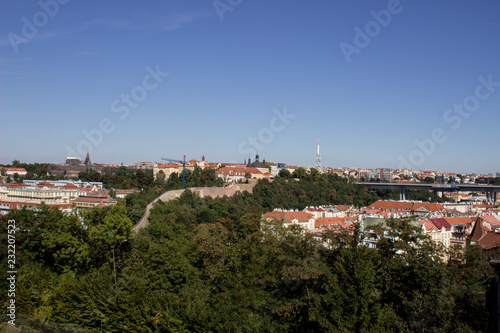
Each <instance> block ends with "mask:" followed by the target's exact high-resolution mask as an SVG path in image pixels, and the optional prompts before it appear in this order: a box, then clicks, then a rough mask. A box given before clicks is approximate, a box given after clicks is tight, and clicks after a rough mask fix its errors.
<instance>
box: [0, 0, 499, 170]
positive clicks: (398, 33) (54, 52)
mask: <svg viewBox="0 0 500 333" xmlns="http://www.w3.org/2000/svg"><path fill="white" fill-rule="evenodd" d="M41 3H46V6H45V9H44V8H43V6H41V5H40V3H38V2H37V1H29V2H28V1H18V0H3V1H2V2H1V5H0V33H1V35H0V50H1V58H0V73H1V81H0V82H1V83H0V111H1V116H0V163H10V162H11V161H12V160H14V159H18V160H21V161H23V162H52V163H55V162H63V161H64V160H65V158H66V156H68V155H74V154H72V153H71V152H72V151H73V152H75V154H78V153H79V152H86V150H87V149H90V150H91V158H92V161H93V162H97V163H121V162H124V163H125V164H132V163H134V162H136V161H160V158H161V157H170V158H181V157H182V155H184V154H185V155H187V158H189V159H191V158H197V159H199V158H201V156H202V155H203V154H204V155H205V156H206V158H207V159H208V160H209V161H226V162H229V161H238V162H243V160H244V159H245V158H248V155H249V154H252V155H253V152H254V151H255V148H258V149H257V151H258V152H259V153H260V156H261V159H262V158H263V157H265V158H266V160H268V161H274V162H286V163H288V164H294V165H300V166H313V165H314V163H315V155H316V145H317V140H318V139H319V140H320V142H321V155H322V158H323V163H322V164H323V166H331V167H343V166H350V167H367V168H377V167H389V168H397V167H399V166H400V165H401V160H402V159H405V160H406V161H410V162H409V163H410V164H411V166H414V167H415V169H433V170H441V171H449V172H477V173H480V172H481V173H482V172H486V173H489V172H491V173H495V172H497V171H500V153H499V152H500V146H499V143H500V140H499V138H500V130H499V129H500V125H499V124H500V2H498V1H477V0H476V1H473V0H469V1H463V0H453V1H452V0H445V1H431V0H418V1H417V0H413V1H410V0H401V1H400V2H399V4H398V1H351V0H349V1H348V0H344V1H331V0H318V1H305V0H303V1H297V0H286V1H285V0H279V1H269V0H251V1H250V0H244V1H237V0H232V1H231V2H229V1H228V0H221V1H215V2H213V1H194V0H193V1H185V0H178V1H167V0H162V1H157V0H152V1H128V0H120V1H118V0H115V1H96V0H87V1H82V0H64V1H63V0H59V2H57V1H56V0H42V1H41ZM54 3H57V4H58V8H56V7H55V5H54ZM214 3H215V4H217V5H218V7H217V8H215V7H214ZM230 3H232V5H231V4H230ZM372 11H373V13H379V14H376V15H375V16H377V15H379V18H378V19H379V21H380V23H379V22H377V21H376V18H375V16H374V15H373V14H372ZM381 11H382V12H381ZM387 13H389V14H390V18H389V17H388V15H387ZM359 31H361V33H362V35H361V34H360V33H359ZM367 39H369V40H367ZM147 68H149V70H148V69H147ZM158 70H159V71H160V72H161V73H160V76H158V74H155V75H156V78H157V80H155V79H154V77H152V76H151V75H150V74H149V72H155V71H158ZM167 72H168V76H167V75H166V74H162V73H167ZM148 75H149V76H148ZM478 77H483V79H484V80H485V81H488V80H489V81H493V83H490V84H487V86H485V84H484V83H481V81H480V80H478ZM146 88H147V89H146ZM127 95H128V96H129V100H128V102H127V99H126V98H127ZM127 103H128V104H127ZM463 103H469V104H468V106H467V108H468V109H469V110H471V111H470V112H469V111H467V110H466V109H463V110H462V113H461V114H460V113H458V109H455V110H453V106H454V104H463ZM284 110H286V112H287V114H289V115H290V116H289V118H286V117H285V121H284V122H283V120H280V118H278V117H277V116H276V113H280V114H281V115H282V117H283V112H284ZM448 110H449V111H448ZM292 115H293V118H292ZM101 125H102V126H103V129H100V128H99V126H101ZM436 129H438V131H440V133H438V135H437V136H436V137H435V138H433V137H432V132H433V131H435V130H436ZM439 129H441V130H439ZM103 130H104V131H103ZM83 131H88V132H89V133H91V134H92V135H93V136H92V139H93V141H94V143H92V142H90V140H89V139H88V138H86V136H85V135H84V134H83ZM443 136H444V137H445V140H443ZM249 137H255V138H256V139H255V140H254V141H252V139H251V138H249ZM416 141H419V142H421V147H419V146H418V145H417V143H416ZM80 157H84V156H81V155H80ZM252 159H253V156H252Z"/></svg>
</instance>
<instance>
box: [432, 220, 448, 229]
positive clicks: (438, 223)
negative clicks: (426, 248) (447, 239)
mask: <svg viewBox="0 0 500 333" xmlns="http://www.w3.org/2000/svg"><path fill="white" fill-rule="evenodd" d="M431 222H432V224H434V225H435V226H436V228H437V229H438V230H441V229H442V228H445V229H446V230H451V224H449V223H448V222H447V221H446V220H445V219H431Z"/></svg>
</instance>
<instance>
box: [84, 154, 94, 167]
mask: <svg viewBox="0 0 500 333" xmlns="http://www.w3.org/2000/svg"><path fill="white" fill-rule="evenodd" d="M83 164H85V165H86V166H91V165H92V162H90V155H89V151H87V158H85V162H83Z"/></svg>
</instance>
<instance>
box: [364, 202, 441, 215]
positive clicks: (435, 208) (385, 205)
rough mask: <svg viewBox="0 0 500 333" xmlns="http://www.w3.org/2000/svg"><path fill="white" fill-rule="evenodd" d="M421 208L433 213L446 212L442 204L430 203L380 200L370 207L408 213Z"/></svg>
mask: <svg viewBox="0 0 500 333" xmlns="http://www.w3.org/2000/svg"><path fill="white" fill-rule="evenodd" d="M421 207H425V208H427V209H428V210H429V211H431V212H439V211H443V210H444V207H443V206H442V205H441V204H437V203H429V202H410V201H386V200H379V201H377V202H374V203H373V204H371V205H370V208H371V209H384V210H406V211H414V210H416V209H418V208H421Z"/></svg>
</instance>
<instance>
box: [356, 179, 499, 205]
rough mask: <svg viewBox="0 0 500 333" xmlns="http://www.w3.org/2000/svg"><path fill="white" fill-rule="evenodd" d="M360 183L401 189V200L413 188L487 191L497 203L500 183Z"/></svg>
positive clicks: (369, 186) (444, 190) (367, 185)
mask: <svg viewBox="0 0 500 333" xmlns="http://www.w3.org/2000/svg"><path fill="white" fill-rule="evenodd" d="M356 184H358V185H363V186H366V187H367V188H369V189H377V190H399V193H400V198H401V200H410V191H411V190H423V191H434V192H458V191H463V192H483V193H486V202H487V203H490V204H496V202H497V193H498V192H500V185H486V184H436V183H432V184H423V183H371V182H356Z"/></svg>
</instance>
